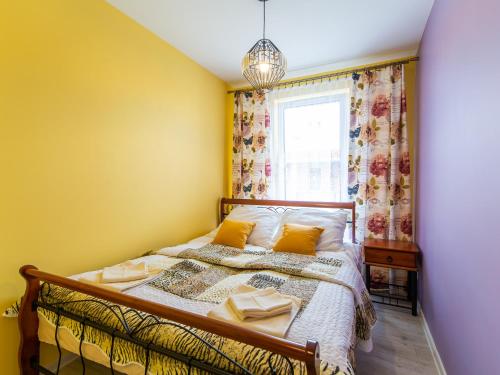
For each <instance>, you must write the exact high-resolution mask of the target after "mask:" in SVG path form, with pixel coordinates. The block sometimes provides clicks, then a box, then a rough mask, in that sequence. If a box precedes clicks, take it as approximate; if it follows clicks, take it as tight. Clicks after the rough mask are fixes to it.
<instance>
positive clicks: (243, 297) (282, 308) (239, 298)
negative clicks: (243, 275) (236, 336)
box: [228, 288, 292, 320]
mask: <svg viewBox="0 0 500 375" xmlns="http://www.w3.org/2000/svg"><path fill="white" fill-rule="evenodd" d="M228 303H229V305H230V306H231V307H232V309H233V310H234V312H235V314H236V315H237V316H238V317H239V318H240V319H241V320H245V319H248V318H264V317H270V316H275V315H279V314H283V313H286V312H289V311H290V310H291V309H292V300H291V299H290V298H289V297H288V296H284V295H282V294H280V293H278V292H277V291H276V289H274V288H265V289H257V290H253V291H249V292H244V293H241V292H240V293H235V294H233V295H232V296H230V297H229V299H228Z"/></svg>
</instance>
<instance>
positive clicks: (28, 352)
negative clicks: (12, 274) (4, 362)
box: [18, 266, 40, 375]
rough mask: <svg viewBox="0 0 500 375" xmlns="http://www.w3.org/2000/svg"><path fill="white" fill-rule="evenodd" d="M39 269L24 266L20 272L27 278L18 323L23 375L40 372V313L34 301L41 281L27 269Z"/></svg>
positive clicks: (32, 374)
mask: <svg viewBox="0 0 500 375" xmlns="http://www.w3.org/2000/svg"><path fill="white" fill-rule="evenodd" d="M29 269H37V268H36V267H35V266H23V267H21V269H20V270H19V273H20V274H21V276H22V277H24V279H25V280H26V290H25V292H24V296H23V299H22V302H21V307H20V309H19V317H18V325H19V333H20V336H21V342H20V344H19V351H18V361H19V370H20V374H21V375H36V374H38V369H37V367H38V363H39V360H40V341H38V314H37V310H36V307H35V305H34V303H35V302H36V301H37V300H38V293H39V291H40V281H39V280H38V279H37V278H36V277H33V276H29V275H28V274H27V273H26V271H27V270H29Z"/></svg>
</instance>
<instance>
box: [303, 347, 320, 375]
mask: <svg viewBox="0 0 500 375" xmlns="http://www.w3.org/2000/svg"><path fill="white" fill-rule="evenodd" d="M306 356H307V359H306V368H307V375H319V373H320V358H319V343H318V342H317V341H311V340H307V343H306Z"/></svg>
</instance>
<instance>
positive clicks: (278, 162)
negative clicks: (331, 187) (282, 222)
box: [271, 89, 349, 201]
mask: <svg viewBox="0 0 500 375" xmlns="http://www.w3.org/2000/svg"><path fill="white" fill-rule="evenodd" d="M335 102H337V103H339V105H340V129H339V133H340V155H339V157H340V181H341V182H340V185H341V191H340V194H339V196H340V200H341V201H344V200H347V198H348V194H347V179H348V171H347V158H348V153H349V150H348V148H349V122H348V121H349V106H348V102H349V90H348V89H340V90H332V91H325V92H321V93H315V94H309V95H297V96H291V97H287V98H283V99H277V100H275V102H274V106H273V108H274V113H273V114H274V115H275V116H277V121H275V122H274V123H275V124H276V125H277V126H275V127H274V129H273V132H272V135H271V154H272V155H273V157H274V158H275V161H274V162H273V165H274V168H273V180H274V181H272V182H271V183H272V185H273V186H272V189H271V192H272V195H273V198H275V199H285V200H287V199H288V197H287V192H286V188H285V181H286V156H285V155H286V149H285V142H284V139H285V111H286V110H287V109H289V108H298V107H305V106H311V105H320V104H326V103H335ZM276 166H278V168H276Z"/></svg>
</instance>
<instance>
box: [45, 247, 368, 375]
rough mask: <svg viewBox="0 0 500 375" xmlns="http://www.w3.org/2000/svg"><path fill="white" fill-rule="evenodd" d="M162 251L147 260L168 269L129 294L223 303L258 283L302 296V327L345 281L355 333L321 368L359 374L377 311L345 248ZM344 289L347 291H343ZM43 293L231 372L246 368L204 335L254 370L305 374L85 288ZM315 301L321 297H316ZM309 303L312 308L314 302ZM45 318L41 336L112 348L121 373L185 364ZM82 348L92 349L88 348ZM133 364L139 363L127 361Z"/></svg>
mask: <svg viewBox="0 0 500 375" xmlns="http://www.w3.org/2000/svg"><path fill="white" fill-rule="evenodd" d="M156 254H157V255H151V256H150V257H149V258H151V259H159V258H166V259H167V261H163V262H161V264H162V268H163V269H164V270H163V272H162V273H160V274H159V275H158V277H156V278H154V279H153V280H151V281H149V282H148V283H147V284H145V285H141V286H139V287H137V288H133V289H132V290H130V291H129V292H128V293H129V294H132V295H137V296H139V297H142V298H148V299H157V301H156V302H158V301H159V300H165V299H170V297H172V298H171V299H173V300H178V301H186V302H182V303H183V304H184V306H189V305H190V304H193V306H198V305H199V304H201V305H202V306H203V307H202V308H201V309H202V310H203V309H206V308H209V306H213V305H214V304H217V303H220V302H222V301H223V300H224V299H225V298H226V297H227V296H229V295H230V294H231V293H232V292H233V291H234V289H235V288H236V287H237V286H238V285H240V284H247V285H252V286H254V287H257V288H265V287H268V286H272V287H275V288H276V289H277V290H279V291H280V292H282V293H285V294H290V295H295V296H297V297H299V298H301V299H302V301H303V304H302V307H301V311H300V312H299V314H298V316H297V318H296V319H295V320H296V321H298V322H299V323H297V326H300V325H301V323H300V322H301V321H302V325H303V322H304V321H307V320H310V319H311V311H312V312H315V314H316V315H317V313H318V312H321V309H320V308H318V306H320V305H321V303H322V302H321V301H322V300H323V299H324V298H326V297H328V295H329V294H330V293H329V291H330V289H332V288H333V287H335V288H336V290H339V286H341V287H343V288H346V289H347V290H348V291H349V292H350V293H351V295H352V297H351V298H352V299H353V301H354V303H353V306H354V309H353V311H351V313H350V314H351V315H355V319H352V322H353V327H352V328H349V327H347V328H346V327H342V328H343V329H345V330H346V331H347V332H349V330H351V332H355V334H353V335H352V337H351V341H352V342H351V346H350V348H349V353H348V355H347V357H348V358H345V360H336V362H339V363H333V362H332V361H330V362H329V361H326V360H322V365H321V369H322V373H323V374H342V373H346V374H353V373H354V367H353V362H354V359H353V353H352V351H353V350H354V347H355V345H356V343H357V342H358V341H363V342H366V341H369V340H370V332H371V328H372V327H373V325H374V323H375V320H376V317H375V313H374V310H373V306H372V304H371V302H370V299H369V296H368V293H367V291H366V289H365V287H364V283H363V280H362V278H361V275H360V273H359V271H358V270H357V268H356V267H355V266H354V264H353V263H352V262H351V261H349V258H348V257H346V256H345V255H344V254H342V253H339V254H336V255H335V256H334V257H329V258H323V257H314V256H305V255H296V254H289V253H274V252H271V251H265V250H245V251H243V252H242V251H241V250H239V249H234V248H229V247H224V246H220V245H205V246H203V247H201V248H199V249H187V250H186V249H184V250H162V251H160V252H157V253H156ZM146 258H148V257H146ZM341 289H342V288H341ZM332 290H333V289H332ZM339 292H340V291H339ZM340 294H342V295H344V296H345V295H346V293H345V291H343V290H342V293H340ZM149 296H153V298H149ZM332 298H333V297H332ZM45 299H46V301H49V302H50V303H52V304H56V305H58V304H60V305H63V306H65V308H66V309H71V311H72V312H74V313H76V314H78V315H83V316H85V317H86V318H88V319H96V320H99V321H100V322H102V323H105V324H106V325H107V326H110V327H112V328H113V329H116V330H124V328H123V327H124V326H125V327H128V328H127V329H128V330H132V331H134V332H135V334H136V335H138V336H139V337H140V339H141V340H143V341H146V342H151V343H152V344H154V345H158V346H160V347H164V348H167V349H171V350H174V351H176V352H180V353H182V354H186V355H189V356H193V357H195V358H197V359H199V360H201V361H205V362H207V363H211V364H215V365H217V366H218V367H220V368H222V369H225V370H227V371H230V372H234V373H241V369H240V368H239V367H238V366H236V365H235V364H234V363H232V362H231V361H230V360H228V359H227V358H226V357H224V356H221V355H219V354H217V353H216V352H214V351H213V350H209V349H208V346H206V345H205V344H202V341H203V342H206V343H208V344H209V345H211V346H213V347H216V348H218V349H219V350H221V351H222V352H224V353H225V354H226V355H227V356H229V357H230V358H233V359H234V360H235V361H237V362H238V363H239V364H241V365H242V366H243V367H245V368H247V369H248V370H249V371H250V372H252V373H255V374H261V373H262V374H265V373H269V361H271V362H272V363H273V366H275V367H276V368H277V369H278V373H289V370H290V366H292V367H293V370H292V372H293V373H294V374H305V373H306V370H305V367H304V365H303V364H302V363H299V362H297V361H288V360H286V359H285V358H281V357H279V356H272V355H271V353H269V352H267V351H265V350H262V349H259V348H255V347H252V346H249V345H245V344H242V343H239V342H236V341H233V340H229V339H226V338H222V337H220V336H217V335H213V334H210V333H207V332H203V331H201V330H197V329H191V330H190V331H188V330H186V327H183V326H180V325H175V324H171V323H169V322H167V321H162V322H164V323H165V324H161V325H156V326H154V329H153V328H151V327H148V324H147V322H148V319H144V316H143V315H140V314H139V315H138V314H135V313H128V312H127V309H126V308H123V307H115V308H114V309H115V310H116V311H114V312H113V310H110V309H107V308H105V307H104V306H103V305H102V303H101V302H100V301H99V300H98V299H95V298H89V297H88V296H84V295H82V294H80V293H76V292H70V291H67V290H64V289H62V288H54V287H52V288H51V290H50V293H46V296H45ZM313 300H314V301H315V302H314V303H311V301H313ZM82 301H83V302H82ZM189 301H191V302H189ZM169 304H170V303H169ZM310 304H312V305H313V306H311V307H309V305H310ZM173 305H175V303H174V304H173ZM316 305H318V306H316ZM176 307H178V306H176ZM337 309H338V311H339V313H340V312H342V311H343V310H342V308H341V307H340V306H337ZM198 312H199V311H198ZM304 312H305V313H304ZM302 313H304V315H302ZM323 313H324V314H332V313H333V314H335V313H336V312H335V311H333V312H332V311H323ZM344 313H346V312H345V311H344ZM347 314H349V310H347ZM39 316H40V318H41V325H40V326H41V329H42V328H43V329H44V330H43V332H40V339H41V340H42V341H46V342H49V343H54V340H53V337H54V330H55V326H56V325H59V334H60V335H62V336H64V337H66V341H67V342H68V346H71V345H73V346H75V345H76V344H75V343H78V342H79V341H80V339H81V338H82V335H84V337H83V339H82V341H84V342H85V344H87V348H88V349H87V352H88V354H90V351H91V350H90V349H91V347H93V348H94V351H95V348H98V349H99V350H98V351H100V352H101V355H103V356H106V357H109V356H110V354H111V352H112V353H113V360H114V362H115V363H116V365H117V367H115V369H118V370H119V371H123V372H126V373H135V370H132V369H137V368H142V371H144V366H146V364H147V366H148V369H149V372H150V373H151V374H170V373H178V370H179V369H180V367H179V363H178V362H175V361H174V360H172V359H169V358H168V357H166V356H161V355H157V354H154V353H153V352H151V353H147V354H146V353H145V351H144V349H141V348H139V347H137V346H136V345H134V344H131V343H128V342H126V341H123V340H120V339H112V337H111V336H110V335H109V334H108V333H104V332H100V331H99V330H97V329H94V328H92V327H86V328H85V330H83V326H82V324H81V323H79V322H75V321H72V320H70V319H67V318H65V317H59V318H58V317H57V315H56V314H55V313H53V312H51V311H48V310H42V309H39ZM124 322H125V325H124V324H123V323H124ZM57 323H58V324H57ZM334 323H336V322H334ZM337 323H338V322H337ZM294 325H295V322H294V324H292V328H291V331H293V330H294ZM49 328H51V329H49ZM325 330H327V327H325ZM126 331H127V330H125V331H124V332H126ZM73 338H74V340H73V341H75V342H73V343H72V344H71V343H70V341H71V340H72V339H73ZM310 338H312V337H310ZM63 341H64V340H63ZM302 343H304V342H302ZM320 345H321V349H322V354H323V352H324V347H323V343H322V342H321V340H320ZM63 346H64V345H63ZM84 346H85V345H84ZM76 348H77V347H75V348H74V349H75V350H72V349H71V348H67V349H69V350H72V351H76ZM83 353H84V355H85V354H86V353H85V351H83ZM130 364H135V365H136V366H128V365H130ZM127 369H129V370H130V371H128V370H127ZM172 369H175V371H173V370H172ZM137 372H138V371H137ZM193 373H196V372H193Z"/></svg>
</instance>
